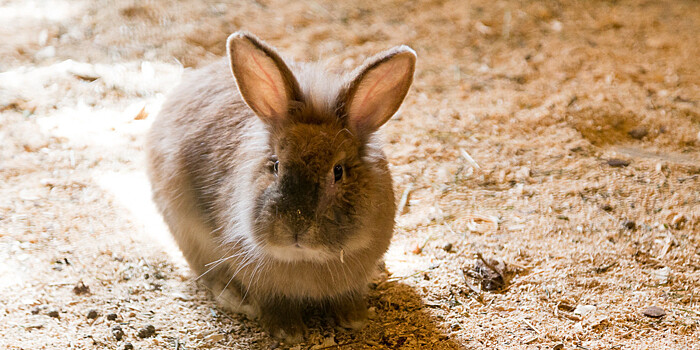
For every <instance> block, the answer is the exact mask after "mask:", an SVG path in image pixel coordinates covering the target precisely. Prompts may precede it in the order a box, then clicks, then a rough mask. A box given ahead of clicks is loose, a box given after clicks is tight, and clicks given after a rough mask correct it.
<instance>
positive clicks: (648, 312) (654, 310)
mask: <svg viewBox="0 0 700 350" xmlns="http://www.w3.org/2000/svg"><path fill="white" fill-rule="evenodd" d="M642 313H643V314H644V316H647V317H651V318H660V317H664V316H666V311H664V309H662V308H660V307H658V306H649V307H648V308H646V309H644V310H642Z"/></svg>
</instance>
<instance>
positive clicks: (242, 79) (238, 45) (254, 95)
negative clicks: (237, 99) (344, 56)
mask: <svg viewBox="0 0 700 350" xmlns="http://www.w3.org/2000/svg"><path fill="white" fill-rule="evenodd" d="M226 47H227V49H228V57H229V60H230V61H231V72H232V73H233V76H234V77H235V78H236V84H237V85H238V90H239V91H240V92H241V96H242V97H243V100H245V102H246V103H247V104H248V106H250V108H251V109H252V110H253V111H254V112H255V114H257V115H258V117H260V119H262V120H263V121H264V122H265V123H267V124H278V123H279V122H281V121H282V120H284V119H285V118H286V117H287V115H288V111H289V107H290V103H291V102H292V101H300V100H301V93H300V89H299V83H298V82H297V80H296V78H294V75H293V74H292V72H291V71H290V70H289V67H287V65H286V64H285V63H284V61H283V60H282V58H280V56H279V55H278V54H277V52H276V51H275V49H273V48H272V47H270V46H269V45H267V44H265V43H264V42H262V41H261V40H260V39H258V38H256V37H255V36H254V35H252V34H250V33H246V32H236V33H233V34H231V36H229V37H228V40H227V43H226Z"/></svg>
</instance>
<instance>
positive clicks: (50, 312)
mask: <svg viewBox="0 0 700 350" xmlns="http://www.w3.org/2000/svg"><path fill="white" fill-rule="evenodd" d="M46 314H47V315H49V316H51V317H55V318H59V317H60V316H59V314H58V310H50V311H49V312H47V313H46Z"/></svg>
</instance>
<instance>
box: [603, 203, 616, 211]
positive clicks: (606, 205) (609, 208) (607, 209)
mask: <svg viewBox="0 0 700 350" xmlns="http://www.w3.org/2000/svg"><path fill="white" fill-rule="evenodd" d="M601 209H603V210H605V211H612V210H613V207H612V206H610V204H605V205H603V207H602V208H601Z"/></svg>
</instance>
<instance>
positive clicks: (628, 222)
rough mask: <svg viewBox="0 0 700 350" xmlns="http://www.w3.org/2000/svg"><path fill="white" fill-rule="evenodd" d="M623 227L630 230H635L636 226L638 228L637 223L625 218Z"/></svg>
mask: <svg viewBox="0 0 700 350" xmlns="http://www.w3.org/2000/svg"><path fill="white" fill-rule="evenodd" d="M622 227H624V228H626V229H628V230H634V229H635V228H637V224H636V223H635V222H634V221H632V220H625V221H623V222H622Z"/></svg>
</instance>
